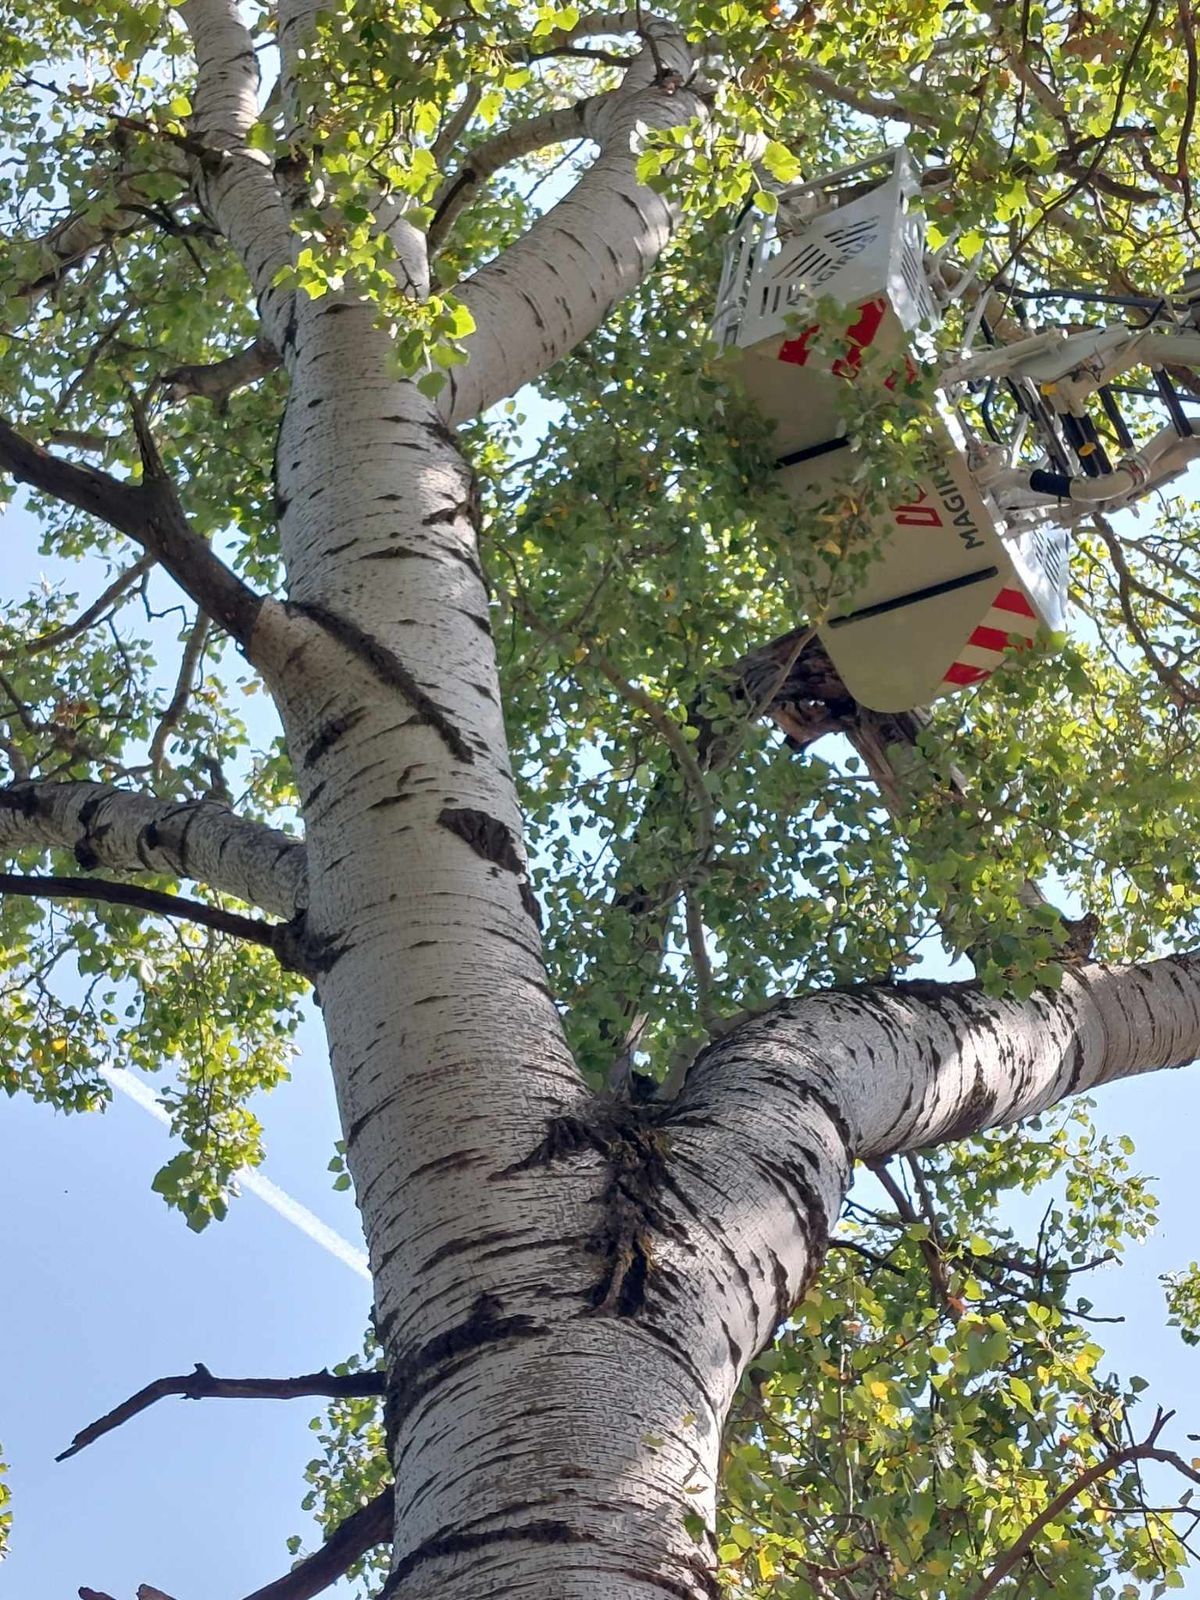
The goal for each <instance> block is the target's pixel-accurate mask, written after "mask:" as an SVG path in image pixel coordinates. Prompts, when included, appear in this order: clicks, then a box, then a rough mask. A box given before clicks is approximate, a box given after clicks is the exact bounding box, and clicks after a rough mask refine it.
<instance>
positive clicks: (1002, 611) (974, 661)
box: [942, 589, 1039, 688]
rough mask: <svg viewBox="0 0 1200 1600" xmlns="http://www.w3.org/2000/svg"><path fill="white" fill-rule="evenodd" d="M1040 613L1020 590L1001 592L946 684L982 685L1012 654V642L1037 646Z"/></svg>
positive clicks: (968, 641)
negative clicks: (1013, 637) (1016, 636)
mask: <svg viewBox="0 0 1200 1600" xmlns="http://www.w3.org/2000/svg"><path fill="white" fill-rule="evenodd" d="M1038 626H1039V624H1038V616H1037V612H1036V611H1035V610H1034V609H1033V607H1032V606H1031V605H1030V603H1029V601H1028V599H1027V598H1026V596H1025V595H1024V594H1023V593H1022V591H1021V590H1020V589H1001V591H1000V593H999V594H998V595H997V596H996V598H995V599H994V600H993V601H992V606H991V610H990V611H989V612H988V613H987V615H986V616H985V617H984V619H983V621H982V622H981V623H980V624H979V626H978V627H977V628H976V629H975V631H974V633H973V634H972V635H971V637H970V638H969V639H968V640H967V642H966V644H965V645H963V647H962V649H961V650H960V651H959V652H958V657H957V659H956V660H955V661H954V663H953V664H952V666H951V668H950V670H949V672H947V674H946V676H945V677H944V678H943V679H942V682H943V683H950V684H953V685H954V686H955V687H956V688H965V687H966V686H967V685H968V684H972V683H982V682H983V680H984V679H985V678H990V677H991V675H992V673H993V672H995V670H996V668H997V667H998V666H1000V664H1001V663H1002V662H1003V660H1004V657H1005V655H1006V654H1007V653H1008V650H1009V640H1010V639H1011V638H1012V636H1013V635H1014V634H1017V635H1019V636H1020V637H1021V638H1022V639H1023V640H1024V641H1025V645H1018V646H1017V647H1016V648H1018V649H1024V648H1025V646H1027V645H1030V644H1032V643H1033V641H1034V638H1035V637H1036V635H1037V631H1038Z"/></svg>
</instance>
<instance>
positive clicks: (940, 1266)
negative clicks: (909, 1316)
mask: <svg viewBox="0 0 1200 1600" xmlns="http://www.w3.org/2000/svg"><path fill="white" fill-rule="evenodd" d="M867 1168H868V1170H869V1171H870V1172H871V1173H872V1174H873V1176H874V1177H875V1178H877V1179H878V1181H879V1183H880V1185H881V1186H882V1187H883V1188H884V1189H885V1190H886V1191H887V1194H888V1196H889V1197H890V1199H891V1201H892V1204H893V1205H894V1206H895V1207H896V1210H897V1211H898V1212H899V1213H900V1218H901V1220H902V1221H903V1222H906V1223H907V1224H908V1225H909V1226H910V1227H913V1226H915V1225H919V1224H920V1222H921V1217H920V1215H919V1214H918V1212H917V1210H916V1207H915V1206H914V1205H913V1203H912V1201H911V1200H910V1199H909V1198H908V1196H907V1195H906V1194H905V1192H904V1190H903V1189H902V1188H901V1187H900V1185H899V1184H898V1183H897V1182H896V1180H895V1178H893V1177H892V1175H891V1173H890V1172H889V1171H888V1167H887V1162H886V1161H868V1162H867ZM920 1248H921V1255H922V1257H923V1258H924V1261H925V1267H926V1270H927V1272H928V1273H929V1281H930V1283H931V1284H932V1285H933V1291H934V1294H935V1295H936V1296H937V1298H938V1300H939V1301H940V1302H941V1304H942V1307H943V1309H944V1310H945V1312H946V1314H947V1316H949V1317H950V1319H951V1320H952V1321H954V1322H957V1321H958V1320H959V1318H960V1317H961V1316H962V1308H961V1306H960V1305H959V1304H958V1303H957V1302H956V1301H955V1297H954V1296H953V1295H952V1294H951V1293H950V1280H949V1278H948V1277H947V1276H946V1262H945V1258H944V1257H943V1255H942V1249H941V1246H940V1245H939V1244H938V1242H937V1240H936V1238H935V1237H934V1232H933V1225H932V1224H930V1232H929V1234H928V1236H927V1237H926V1238H924V1239H922V1240H920Z"/></svg>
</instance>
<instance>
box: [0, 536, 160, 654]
mask: <svg viewBox="0 0 1200 1600" xmlns="http://www.w3.org/2000/svg"><path fill="white" fill-rule="evenodd" d="M153 565H154V557H153V556H142V557H141V559H140V560H138V561H135V562H134V564H133V565H132V566H131V567H126V568H125V570H124V572H118V574H117V576H116V577H115V578H114V579H113V581H112V582H111V583H110V584H109V586H108V588H107V589H105V591H104V593H103V594H101V595H99V596H98V597H97V598H96V599H95V600H93V601H92V603H91V605H90V606H88V608H87V610H86V611H81V612H80V614H79V616H77V617H76V618H75V620H74V622H66V623H64V624H63V626H62V627H61V628H52V629H51V630H50V632H49V633H40V634H38V636H37V638H36V639H29V640H26V641H25V642H24V643H22V644H19V645H12V646H10V647H9V649H7V650H4V651H0V655H5V656H14V655H22V656H32V655H36V654H37V653H38V652H39V651H40V650H54V649H56V648H57V647H58V646H59V645H60V644H70V642H71V640H72V639H77V638H78V637H79V635H80V634H81V633H86V632H87V630H88V629H89V628H90V627H91V626H92V624H93V623H95V622H98V621H99V620H100V618H101V617H102V616H103V615H104V613H105V612H106V611H107V610H108V608H109V606H111V605H113V604H114V602H116V601H117V600H119V599H120V598H121V596H122V595H124V594H128V592H129V590H130V589H132V588H133V586H134V584H135V583H136V582H137V581H138V579H139V578H141V577H142V576H144V574H145V573H147V572H149V571H150V568H151V567H152V566H153Z"/></svg>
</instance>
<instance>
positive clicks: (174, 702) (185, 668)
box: [150, 612, 210, 773]
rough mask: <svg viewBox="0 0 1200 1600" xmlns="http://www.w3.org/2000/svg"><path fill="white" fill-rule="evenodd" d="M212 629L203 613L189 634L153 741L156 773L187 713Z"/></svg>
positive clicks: (153, 765)
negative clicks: (180, 722)
mask: <svg viewBox="0 0 1200 1600" xmlns="http://www.w3.org/2000/svg"><path fill="white" fill-rule="evenodd" d="M209 626H210V624H209V620H208V618H207V617H206V616H205V615H204V613H203V612H201V614H200V615H199V616H198V617H197V618H196V620H195V622H193V624H192V626H191V629H190V630H189V632H188V637H187V643H186V644H185V645H184V648H183V659H182V661H181V662H180V663H179V676H178V677H177V678H176V680H175V692H174V693H173V694H172V696H171V698H170V701H169V702H168V704H167V709H166V710H165V711H164V712H163V714H162V716H161V717H160V718H159V723H158V727H157V728H155V730H154V737H153V738H152V739H151V740H150V765H151V767H152V768H153V769H154V771H155V772H156V773H157V772H160V771H161V770H162V766H163V761H164V758H165V754H166V749H167V740H168V739H169V738H170V737H171V734H172V732H173V731H174V729H175V727H176V726H177V724H178V722H179V719H180V717H181V716H182V715H183V713H184V712H185V711H186V709H187V703H188V701H189V700H190V699H191V697H192V690H193V689H194V688H195V686H196V670H197V668H198V667H199V665H200V661H201V658H202V657H203V655H204V646H205V645H206V643H207V642H208V630H209Z"/></svg>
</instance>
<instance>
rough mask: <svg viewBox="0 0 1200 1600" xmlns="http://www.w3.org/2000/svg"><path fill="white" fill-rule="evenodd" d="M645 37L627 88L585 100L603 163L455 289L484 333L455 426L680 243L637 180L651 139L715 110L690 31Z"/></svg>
mask: <svg viewBox="0 0 1200 1600" xmlns="http://www.w3.org/2000/svg"><path fill="white" fill-rule="evenodd" d="M646 32H647V33H648V34H651V35H652V36H653V39H654V49H653V51H652V50H651V49H650V47H649V46H646V47H644V48H643V49H642V51H641V52H640V53H639V55H638V57H637V58H636V60H635V61H634V63H633V64H632V65H631V66H630V67H629V69H628V71H627V72H626V75H625V79H624V82H623V84H622V87H621V88H620V89H619V90H616V91H614V92H613V93H612V94H611V95H604V96H600V97H598V98H597V99H596V100H593V101H588V102H585V103H584V106H583V111H582V132H583V134H584V136H585V137H587V138H589V139H592V140H594V141H595V143H596V144H597V145H598V146H599V149H600V153H599V155H598V156H597V158H596V160H595V161H594V162H593V163H592V165H591V166H590V167H589V168H588V170H587V171H586V172H585V173H584V175H583V177H582V178H581V179H580V180H579V182H578V183H577V184H576V186H575V188H574V189H573V190H572V191H571V193H570V194H568V195H567V196H566V197H565V198H564V199H563V200H560V201H559V203H558V204H557V205H556V206H554V207H552V208H551V210H549V211H548V212H547V213H546V215H545V216H544V217H541V218H539V219H538V221H537V222H536V223H534V225H533V226H532V227H531V228H530V229H529V231H528V232H527V233H526V234H525V235H524V236H523V237H522V238H520V239H518V240H517V241H516V243H515V244H512V245H510V246H509V248H508V249H507V250H505V251H503V252H502V254H501V255H500V256H498V257H497V258H496V260H495V261H492V262H489V263H488V265H487V266H484V267H482V268H480V270H479V271H478V272H476V273H475V274H474V275H473V276H472V277H471V278H469V279H467V281H466V282H465V283H464V284H462V285H461V286H460V287H459V289H457V290H456V293H457V294H458V296H459V298H460V299H462V300H463V302H464V303H465V304H466V306H467V307H468V309H469V310H470V311H471V314H472V315H473V316H474V318H475V323H476V332H475V333H474V334H472V335H471V337H470V338H469V339H468V341H467V349H468V351H469V353H470V360H469V361H468V363H467V364H466V366H464V367H460V368H456V369H454V371H453V372H452V373H451V379H450V382H449V384H448V385H447V387H446V390H445V393H444V397H443V401H442V410H443V413H444V415H445V416H446V417H447V419H448V420H449V421H450V422H452V423H461V422H465V421H467V420H469V419H470V418H471V417H474V416H478V415H479V413H480V412H481V411H485V410H486V409H487V407H488V406H490V405H494V404H495V402H496V401H497V400H501V399H503V398H504V397H505V396H506V395H511V394H515V393H516V391H517V390H518V389H519V388H520V387H521V385H522V384H523V383H529V382H531V381H532V380H533V379H534V378H536V377H539V376H540V375H541V374H542V373H544V372H546V371H548V370H549V369H550V368H551V367H552V366H553V365H554V364H555V362H556V361H560V360H561V359H562V358H563V356H565V355H566V354H567V353H568V351H570V350H572V349H574V348H575V346H576V345H577V344H579V342H580V341H581V340H583V339H585V338H587V336H588V335H589V334H590V333H591V332H592V331H593V330H594V329H596V328H597V327H599V325H600V323H601V322H603V320H604V318H605V317H606V316H607V315H608V313H609V312H610V311H611V310H612V308H613V306H614V305H616V304H617V302H618V301H619V300H621V299H623V298H624V297H625V296H626V295H627V294H629V293H630V291H631V290H633V289H635V288H636V287H637V285H638V284H639V283H640V282H641V281H642V279H643V278H644V277H645V275H646V273H647V272H648V271H649V270H650V268H651V267H652V266H653V265H654V263H655V261H656V260H657V259H658V256H659V254H660V252H661V251H662V249H663V247H664V246H665V245H666V243H667V241H668V239H669V238H670V236H671V229H672V220H673V219H672V214H671V208H670V206H669V205H668V203H667V201H666V200H665V199H664V198H663V196H662V195H660V194H656V193H655V192H654V191H653V190H652V189H648V188H646V187H645V186H644V185H643V184H639V183H638V181H637V154H638V149H639V147H640V144H641V140H642V137H643V132H642V131H643V130H644V129H646V128H670V127H679V126H681V125H682V124H683V123H686V122H690V121H691V120H693V119H694V118H701V117H703V116H704V115H705V108H704V103H703V101H702V100H701V98H700V96H699V95H698V94H697V93H696V92H695V90H694V89H692V88H690V87H688V86H687V85H688V84H689V83H690V80H691V78H692V75H693V65H694V64H693V60H692V54H691V50H690V48H689V46H688V44H687V41H686V39H685V38H684V37H683V35H682V34H681V33H679V32H678V31H677V30H676V29H675V28H673V27H671V26H670V25H669V24H667V23H663V22H650V23H648V24H647V25H646ZM656 58H657V59H656ZM660 64H661V67H662V69H663V73H664V74H665V76H664V77H663V78H662V80H661V81H659V66H660Z"/></svg>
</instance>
